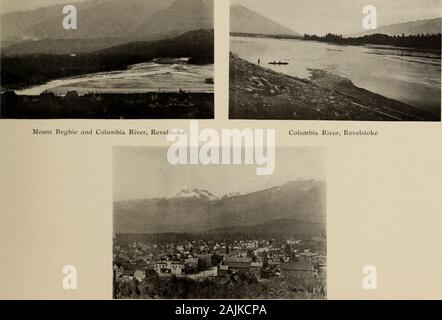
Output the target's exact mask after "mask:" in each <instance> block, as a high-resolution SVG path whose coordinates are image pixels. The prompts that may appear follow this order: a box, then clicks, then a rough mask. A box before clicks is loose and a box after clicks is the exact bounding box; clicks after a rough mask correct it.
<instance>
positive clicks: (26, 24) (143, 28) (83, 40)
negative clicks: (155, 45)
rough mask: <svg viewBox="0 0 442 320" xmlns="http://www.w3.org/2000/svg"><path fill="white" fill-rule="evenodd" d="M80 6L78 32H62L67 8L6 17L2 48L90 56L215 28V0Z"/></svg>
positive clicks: (131, 0)
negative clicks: (46, 49)
mask: <svg viewBox="0 0 442 320" xmlns="http://www.w3.org/2000/svg"><path fill="white" fill-rule="evenodd" d="M76 7H77V16H78V29H77V30H65V29H64V28H62V21H63V18H64V15H63V14H62V8H63V5H54V6H50V7H47V8H40V9H36V10H30V11H22V12H14V13H8V14H4V15H2V16H1V39H2V43H3V44H2V46H3V47H4V46H5V45H7V46H13V45H15V46H16V47H15V48H14V50H13V51H17V52H20V51H21V52H22V53H34V52H29V51H32V49H33V48H34V47H41V48H44V47H45V46H55V47H57V45H56V43H57V42H58V44H59V46H61V45H64V44H66V45H68V46H69V45H70V46H71V47H73V48H74V49H76V50H77V51H78V50H81V51H86V52H87V51H94V50H99V49H103V48H107V47H110V46H115V45H119V44H124V43H129V42H133V41H147V40H158V39H166V38H172V37H176V36H178V35H180V34H183V33H186V32H188V31H193V30H199V29H213V16H214V6H213V0H125V1H121V0H88V1H84V2H80V3H77V4H76ZM66 40H70V41H71V42H72V43H71V44H68V43H67V41H66ZM23 41H25V42H24V43H22V42H23ZM63 41H64V43H63ZM54 43H55V44H54ZM17 46H19V47H18V48H17ZM20 46H21V47H20ZM24 48H25V49H24ZM78 48H80V49H78ZM34 51H36V50H34Z"/></svg>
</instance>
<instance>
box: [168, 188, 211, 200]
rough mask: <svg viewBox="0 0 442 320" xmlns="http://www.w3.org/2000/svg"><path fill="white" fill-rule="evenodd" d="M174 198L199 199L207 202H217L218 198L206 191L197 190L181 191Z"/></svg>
mask: <svg viewBox="0 0 442 320" xmlns="http://www.w3.org/2000/svg"><path fill="white" fill-rule="evenodd" d="M175 197H176V198H199V199H207V200H217V199H218V198H217V197H216V196H215V195H214V194H213V193H211V192H210V191H207V190H201V189H197V188H193V189H183V190H181V191H180V192H178V193H177V195H176V196H175Z"/></svg>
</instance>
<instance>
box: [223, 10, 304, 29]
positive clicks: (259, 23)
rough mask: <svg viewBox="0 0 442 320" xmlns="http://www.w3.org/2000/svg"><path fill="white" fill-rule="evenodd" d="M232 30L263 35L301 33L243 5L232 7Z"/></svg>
mask: <svg viewBox="0 0 442 320" xmlns="http://www.w3.org/2000/svg"><path fill="white" fill-rule="evenodd" d="M230 32H232V33H249V34H263V35H291V36H294V35H300V34H298V33H296V32H294V31H293V30H291V29H290V28H287V27H285V26H283V25H281V24H279V23H277V22H275V21H273V20H271V19H269V18H267V17H264V16H263V15H261V14H259V13H258V12H255V11H253V10H251V9H249V8H247V7H245V6H243V5H240V4H234V5H232V6H231V7H230Z"/></svg>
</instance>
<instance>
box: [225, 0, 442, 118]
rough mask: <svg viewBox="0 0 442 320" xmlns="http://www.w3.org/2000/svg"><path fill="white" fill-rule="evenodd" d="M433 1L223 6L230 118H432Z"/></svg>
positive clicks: (247, 0) (435, 70)
mask: <svg viewBox="0 0 442 320" xmlns="http://www.w3.org/2000/svg"><path fill="white" fill-rule="evenodd" d="M441 22H442V18H441V1H440V0H419V1H415V0H401V1H396V0H371V1H370V2H368V1H367V0H353V1H347V0H335V1H329V0H296V1H292V0H271V1H269V0H231V8H230V103H229V114H230V119H250V120H251V119H262V120H344V121H441Z"/></svg>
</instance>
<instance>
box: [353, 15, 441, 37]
mask: <svg viewBox="0 0 442 320" xmlns="http://www.w3.org/2000/svg"><path fill="white" fill-rule="evenodd" d="M441 28H442V18H434V19H424V20H417V21H409V22H404V23H397V24H392V25H389V26H380V27H379V28H377V29H375V30H370V31H366V32H363V33H359V34H356V35H352V36H365V35H370V34H377V33H380V34H386V35H389V36H401V35H402V34H404V35H418V34H439V33H441Z"/></svg>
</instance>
